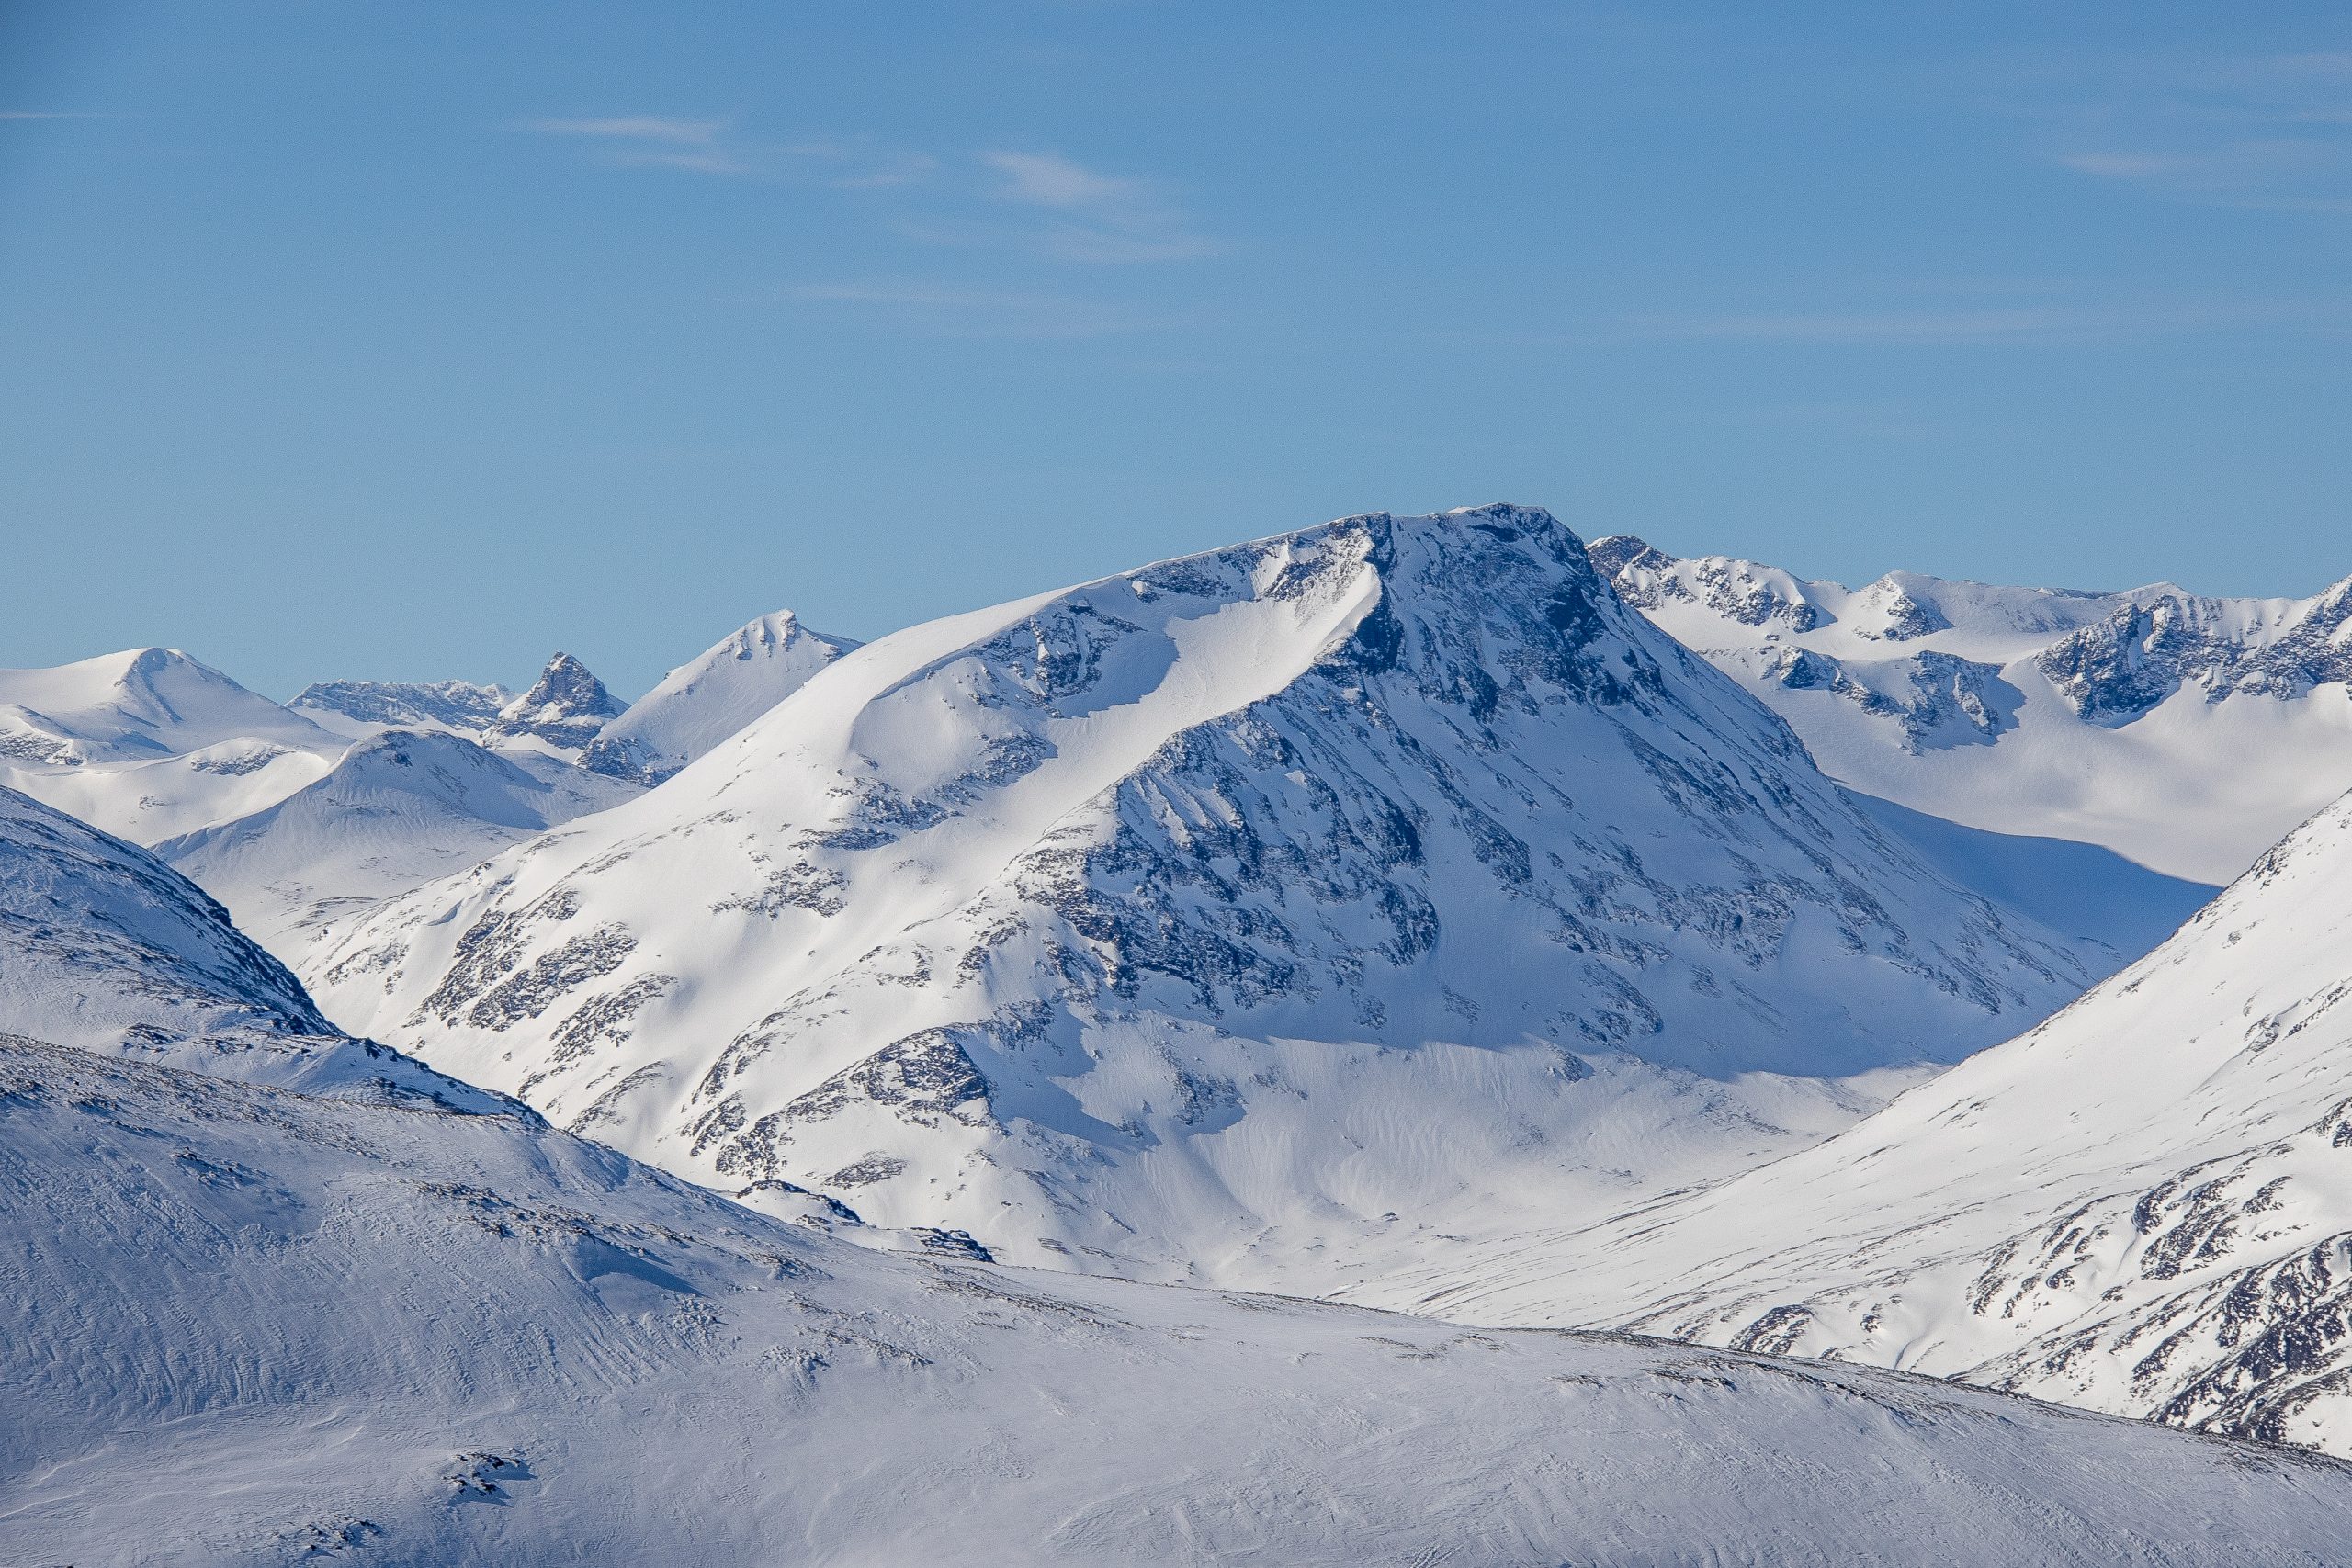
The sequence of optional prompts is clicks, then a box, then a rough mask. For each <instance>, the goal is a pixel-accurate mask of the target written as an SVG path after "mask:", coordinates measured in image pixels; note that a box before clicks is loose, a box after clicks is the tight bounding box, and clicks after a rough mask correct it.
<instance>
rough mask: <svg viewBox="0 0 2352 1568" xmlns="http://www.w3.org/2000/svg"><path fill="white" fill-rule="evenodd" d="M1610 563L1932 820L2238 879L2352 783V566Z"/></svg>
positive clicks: (1616, 547) (1833, 749)
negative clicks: (2256, 594) (1846, 579)
mask: <svg viewBox="0 0 2352 1568" xmlns="http://www.w3.org/2000/svg"><path fill="white" fill-rule="evenodd" d="M1593 554H1594V558H1595V559H1596V561H1597V562H1598V563H1599V564H1600V567H1601V568H1602V570H1603V571H1604V572H1605V573H1607V574H1609V575H1611V578H1612V581H1614V582H1615V583H1616V585H1617V587H1618V590H1619V591H1620V592H1622V593H1623V594H1624V595H1625V597H1626V598H1627V599H1629V600H1630V601H1632V602H1633V603H1634V604H1638V605H1640V606H1641V607H1642V609H1643V610H1644V612H1645V614H1647V615H1649V616H1650V618H1651V619H1652V620H1654V621H1656V622H1657V625H1658V626H1662V627H1663V628H1665V629H1666V630H1667V631H1668V632H1670V633H1672V634H1673V635H1674V636H1675V637H1678V638H1679V639H1680V640H1681V641H1682V642H1683V643H1684V644H1686V645H1687V646H1689V647H1690V648H1691V649H1694V650H1696V651H1698V652H1699V653H1701V654H1702V655H1703V656H1704V657H1705V658H1707V659H1708V660H1711V661H1712V662H1713V663H1714V664H1715V665H1716V666H1718V667H1719V668H1721V669H1722V670H1724V671H1725V672H1727V673H1728V674H1730V675H1732V676H1733V677H1734V678H1735V679H1736V680H1737V681H1739V682H1740V683H1741V684H1742V685H1744V686H1746V687H1747V689H1748V690H1749V691H1750V692H1752V693H1754V694H1756V695H1757V696H1758V697H1759V698H1761V699H1762V700H1763V701H1764V702H1766V703H1767V704H1769V705H1770V706H1771V707H1772V708H1773V710H1774V711H1775V712H1777V713H1779V714H1780V715H1781V716H1782V717H1783V718H1785V719H1787V720H1788V721H1789V723H1790V725H1791V726H1792V727H1793V728H1795V730H1796V732H1797V733H1798V734H1799V735H1800V736H1802V737H1803V738H1804V742H1805V744H1806V746H1807V747H1808V748H1810V749H1811V750H1812V752H1813V754H1814V757H1815V760H1816V761H1819V762H1820V764H1821V766H1822V768H1823V769H1824V770H1825V771H1826V772H1827V773H1829V774H1830V775H1831V776H1832V777H1833V778H1837V779H1839V780H1841V781H1843V782H1845V783H1847V784H1852V785H1853V786H1854V787H1856V788H1858V789H1860V790H1862V791H1865V792H1867V793H1868V794H1871V795H1879V796H1883V797H1884V798H1886V799H1889V800H1893V801H1896V802H1899V803H1900V804H1902V805H1904V806H1906V807H1912V808H1914V809H1916V810H1918V811H1922V812H1926V813H1928V814H1931V815H1933V816H1937V817H1941V818H1949V819H1951V820H1952V821H1956V822H1962V823H1966V824H1969V825H1971V826H1973V827H1978V828H1985V829H1992V830H1994V831H1996V832H2002V833H2011V834H2021V835H2028V836H2039V837H2050V838H2059V839H2073V840H2082V841H2085V842H2088V843H2094V844H2099V845H2103V846H2105V847H2107V848H2109V849H2111V850H2114V851H2116V852H2119V853H2120V854H2123V855H2125V856H2128V857H2129V858H2131V859H2132V860H2134V861H2137V862H2139V863H2142V864H2143V865H2147V866H2150V867H2153V868H2154V869H2156V870H2158V871H2162V872H2165V873H2168V874H2173V875H2176V876H2180V877H2185V878H2188V879H2190V880H2193V881H2199V882H2207V883H2217V884H2218V883H2223V882H2227V881H2229V880H2230V879H2231V878H2233V877H2234V876H2235V875H2237V874H2238V873H2240V872H2241V871H2243V870H2245V867H2246V866H2247V865H2248V864H2249V863H2252V861H2253V860H2254V858H2255V857H2256V855H2257V854H2259V853H2261V852H2262V851H2263V850H2264V849H2266V848H2267V847H2268V846H2269V845H2270V844H2271V843H2273V842H2275V841H2276V840H2278V838H2279V837H2280V836H2281V835H2282V834H2284V833H2286V832H2287V831H2288V830H2289V829H2292V828H2293V827H2294V826H2295V825H2296V824H2297V823H2299V822H2301V821H2302V820H2303V819H2305V818H2308V817H2309V816H2311V814H2312V812H2314V811H2316V810H2318V809H2319V808H2320V807H2322V806H2324V805H2325V804H2326V803H2327V802H2329V801H2330V800H2333V799H2334V798H2335V796H2336V795H2339V794H2340V793H2342V792H2343V791H2344V790H2345V789H2346V788H2352V686H2347V683H2346V682H2352V579H2346V581H2343V582H2339V583H2337V584H2335V586H2333V587H2331V588H2329V589H2327V590H2326V591H2325V592H2322V593H2319V594H2316V595H2313V596H2312V597H2309V598H2301V599H2225V598H2212V597H2209V596H2203V595H2198V594H2192V593H2189V592H2186V591H2184V590H2182V589H2180V588H2177V587H2176V586H2174V585H2173V584H2171V583H2156V584H2153V585H2151V586H2148V587H2145V588H2135V589H2131V590H2129V591H2127V592H2114V593H2092V592H2074V591H2060V590H2052V589H2046V588H2008V587H2000V586H1996V585H1992V584H1987V583H1979V582H1962V581H1950V580H1946V579H1941V578H1934V577H1926V576H1921V575H1919V574H1917V573H1914V572H1891V573H1889V574H1888V575H1887V576H1885V577H1883V578H1881V579H1880V580H1879V581H1876V582H1873V583H1870V584H1868V585H1867V586H1865V587H1862V588H1859V589H1849V588H1846V587H1844V586H1842V585H1840V584H1838V583H1835V582H1826V581H1807V580H1804V579H1800V578H1797V577H1795V576H1793V575H1792V574H1791V573H1789V572H1786V571H1783V570H1780V569H1778V568H1775V567H1770V566H1765V565H1761V564H1758V563H1757V562H1754V561H1746V560H1737V559H1734V558H1728V557H1723V556H1707V557H1699V558H1691V559H1676V558H1672V557H1669V556H1667V555H1666V554H1664V553H1663V552H1661V551H1658V550H1656V549H1654V548H1652V547H1649V546H1647V545H1645V544H1644V543H1643V542H1642V541H1641V540H1639V539H1635V538H1632V537H1631V536H1623V535H1620V536H1612V537H1611V538H1607V539H1602V540H1600V541H1598V542H1596V543H1595V544H1594V546H1593Z"/></svg>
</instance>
